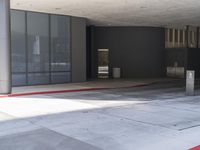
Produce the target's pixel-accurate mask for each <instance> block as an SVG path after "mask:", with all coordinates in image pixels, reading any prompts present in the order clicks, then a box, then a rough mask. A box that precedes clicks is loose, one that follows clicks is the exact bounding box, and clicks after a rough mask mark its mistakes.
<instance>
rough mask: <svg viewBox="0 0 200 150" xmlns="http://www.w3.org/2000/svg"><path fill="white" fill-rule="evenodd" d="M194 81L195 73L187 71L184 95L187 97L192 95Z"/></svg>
mask: <svg viewBox="0 0 200 150" xmlns="http://www.w3.org/2000/svg"><path fill="white" fill-rule="evenodd" d="M194 79H195V71H193V70H187V74H186V95H188V96H193V95H194Z"/></svg>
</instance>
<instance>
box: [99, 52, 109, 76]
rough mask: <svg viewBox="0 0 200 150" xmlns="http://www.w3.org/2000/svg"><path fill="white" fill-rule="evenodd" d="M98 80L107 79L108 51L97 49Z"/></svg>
mask: <svg viewBox="0 0 200 150" xmlns="http://www.w3.org/2000/svg"><path fill="white" fill-rule="evenodd" d="M98 78H100V79H107V78H109V49H98Z"/></svg>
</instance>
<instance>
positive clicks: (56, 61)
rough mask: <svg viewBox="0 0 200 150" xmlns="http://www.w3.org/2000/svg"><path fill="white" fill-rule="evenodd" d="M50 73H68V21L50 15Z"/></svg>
mask: <svg viewBox="0 0 200 150" xmlns="http://www.w3.org/2000/svg"><path fill="white" fill-rule="evenodd" d="M51 71H70V20H69V17H66V16H58V15H51Z"/></svg>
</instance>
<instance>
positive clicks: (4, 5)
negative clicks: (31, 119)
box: [0, 0, 11, 94]
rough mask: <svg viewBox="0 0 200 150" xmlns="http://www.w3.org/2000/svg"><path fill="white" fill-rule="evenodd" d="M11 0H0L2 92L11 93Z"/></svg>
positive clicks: (0, 79)
mask: <svg viewBox="0 0 200 150" xmlns="http://www.w3.org/2000/svg"><path fill="white" fill-rule="evenodd" d="M10 43H11V35H10V0H0V94H9V93H11V48H10V47H11V46H10Z"/></svg>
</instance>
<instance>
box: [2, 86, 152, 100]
mask: <svg viewBox="0 0 200 150" xmlns="http://www.w3.org/2000/svg"><path fill="white" fill-rule="evenodd" d="M151 84H154V83H148V84H138V85H133V86H128V87H116V88H86V89H74V90H59V91H41V92H28V93H16V94H8V95H1V96H0V98H6V97H19V96H31V95H42V94H57V93H74V92H86V91H88V92H89V91H99V90H108V89H120V88H133V87H142V86H148V85H151Z"/></svg>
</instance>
